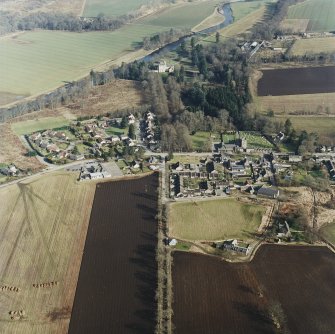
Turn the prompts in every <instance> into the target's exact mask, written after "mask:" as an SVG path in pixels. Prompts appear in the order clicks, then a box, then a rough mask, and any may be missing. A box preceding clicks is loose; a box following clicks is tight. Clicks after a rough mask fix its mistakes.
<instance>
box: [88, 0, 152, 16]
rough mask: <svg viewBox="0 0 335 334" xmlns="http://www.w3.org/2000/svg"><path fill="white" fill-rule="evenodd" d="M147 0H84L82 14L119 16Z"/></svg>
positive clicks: (131, 10) (138, 6)
mask: <svg viewBox="0 0 335 334" xmlns="http://www.w3.org/2000/svg"><path fill="white" fill-rule="evenodd" d="M147 3H149V1H148V0H86V4H85V9H84V13H83V16H86V17H95V16H98V15H99V14H101V13H103V14H104V15H105V16H108V17H113V16H121V15H125V14H127V13H130V12H133V11H135V10H136V9H139V8H140V7H141V5H144V4H147Z"/></svg>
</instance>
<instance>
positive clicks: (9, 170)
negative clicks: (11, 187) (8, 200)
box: [0, 165, 19, 176]
mask: <svg viewBox="0 0 335 334" xmlns="http://www.w3.org/2000/svg"><path fill="white" fill-rule="evenodd" d="M0 173H1V174H3V175H6V176H17V174H18V173H19V170H18V169H17V168H16V166H15V165H9V166H7V167H2V168H0Z"/></svg>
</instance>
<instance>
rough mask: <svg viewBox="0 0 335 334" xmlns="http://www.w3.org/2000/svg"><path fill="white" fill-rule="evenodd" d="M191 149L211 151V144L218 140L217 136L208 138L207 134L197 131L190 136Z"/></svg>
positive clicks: (208, 134)
mask: <svg viewBox="0 0 335 334" xmlns="http://www.w3.org/2000/svg"><path fill="white" fill-rule="evenodd" d="M191 139H192V143H193V149H194V150H196V151H204V152H209V151H211V142H212V140H219V137H218V136H215V135H212V137H211V136H210V133H209V132H205V131H197V132H196V133H195V134H194V135H191Z"/></svg>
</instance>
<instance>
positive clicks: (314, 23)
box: [288, 0, 335, 32]
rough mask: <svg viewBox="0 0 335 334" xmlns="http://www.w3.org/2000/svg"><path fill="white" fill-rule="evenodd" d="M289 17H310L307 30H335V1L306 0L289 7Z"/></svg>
mask: <svg viewBox="0 0 335 334" xmlns="http://www.w3.org/2000/svg"><path fill="white" fill-rule="evenodd" d="M288 18H289V19H309V20H310V21H309V24H308V27H307V31H320V32H322V31H333V30H335V1H334V0H306V1H304V2H302V3H299V4H297V5H294V6H291V7H289V11H288Z"/></svg>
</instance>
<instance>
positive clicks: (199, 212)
mask: <svg viewBox="0 0 335 334" xmlns="http://www.w3.org/2000/svg"><path fill="white" fill-rule="evenodd" d="M264 213H265V207H263V206H259V205H251V204H246V203H241V202H238V201H237V200H235V199H218V200H200V201H193V202H180V203H173V204H171V206H170V208H169V234H170V235H171V236H173V237H175V238H180V239H186V240H223V239H229V238H244V239H250V238H252V234H253V233H255V232H257V229H258V227H259V225H260V223H261V220H262V216H263V214H264Z"/></svg>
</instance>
